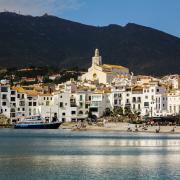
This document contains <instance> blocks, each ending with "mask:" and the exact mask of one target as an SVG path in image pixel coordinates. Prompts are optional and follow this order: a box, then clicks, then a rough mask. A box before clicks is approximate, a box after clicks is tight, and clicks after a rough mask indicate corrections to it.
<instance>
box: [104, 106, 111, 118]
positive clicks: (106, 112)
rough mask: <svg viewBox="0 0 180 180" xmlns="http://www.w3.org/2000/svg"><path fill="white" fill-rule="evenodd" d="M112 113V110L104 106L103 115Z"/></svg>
mask: <svg viewBox="0 0 180 180" xmlns="http://www.w3.org/2000/svg"><path fill="white" fill-rule="evenodd" d="M111 115H112V112H111V110H110V109H109V108H106V109H105V110H104V112H103V116H105V117H106V116H111Z"/></svg>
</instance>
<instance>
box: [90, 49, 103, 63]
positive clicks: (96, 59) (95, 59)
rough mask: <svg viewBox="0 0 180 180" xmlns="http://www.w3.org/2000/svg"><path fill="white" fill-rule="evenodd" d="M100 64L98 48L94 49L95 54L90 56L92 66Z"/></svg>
mask: <svg viewBox="0 0 180 180" xmlns="http://www.w3.org/2000/svg"><path fill="white" fill-rule="evenodd" d="M100 65H102V58H101V56H100V55H99V49H96V50H95V55H94V57H92V66H100Z"/></svg>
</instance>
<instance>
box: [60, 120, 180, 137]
mask: <svg viewBox="0 0 180 180" xmlns="http://www.w3.org/2000/svg"><path fill="white" fill-rule="evenodd" d="M128 127H130V128H131V129H132V131H127V129H128ZM60 128H61V129H64V130H71V131H78V132H79V131H101V132H112V131H115V132H121V133H127V132H128V133H133V134H134V133H136V134H138V133H144V134H146V133H147V134H180V126H176V127H175V126H160V131H159V132H158V133H157V132H156V129H158V128H159V126H149V127H148V129H147V130H142V128H141V127H139V128H137V129H138V131H135V129H136V127H135V124H128V123H107V124H106V125H105V126H97V125H87V126H86V128H79V129H78V128H76V127H75V126H74V124H68V125H65V126H63V125H62V126H61V127H60ZM172 129H174V132H172Z"/></svg>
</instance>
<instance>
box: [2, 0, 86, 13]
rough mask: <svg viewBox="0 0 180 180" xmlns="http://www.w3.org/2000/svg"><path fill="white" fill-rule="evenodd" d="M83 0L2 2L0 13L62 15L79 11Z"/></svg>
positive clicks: (14, 0)
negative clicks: (66, 12)
mask: <svg viewBox="0 0 180 180" xmlns="http://www.w3.org/2000/svg"><path fill="white" fill-rule="evenodd" d="M83 4H84V3H83V1H82V0H0V11H4V10H7V11H16V12H19V11H20V13H21V14H31V15H42V14H44V13H49V14H61V13H63V12H65V11H69V10H78V9H79V8H81V6H82V5H83Z"/></svg>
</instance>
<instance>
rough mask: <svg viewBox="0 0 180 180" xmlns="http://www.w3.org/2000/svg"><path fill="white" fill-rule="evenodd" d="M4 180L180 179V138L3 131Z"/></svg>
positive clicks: (0, 166) (0, 170)
mask: <svg viewBox="0 0 180 180" xmlns="http://www.w3.org/2000/svg"><path fill="white" fill-rule="evenodd" d="M0 143H1V144H0V179H103V180H104V179H179V178H180V170H179V167H180V135H166V134H164V135H163V134H136V133H134V134H133V133H129V134H128V133H117V132H111V133H110V132H108V133H107V132H70V131H63V130H28V131H24V130H12V129H11V130H10V129H3V130H0Z"/></svg>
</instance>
